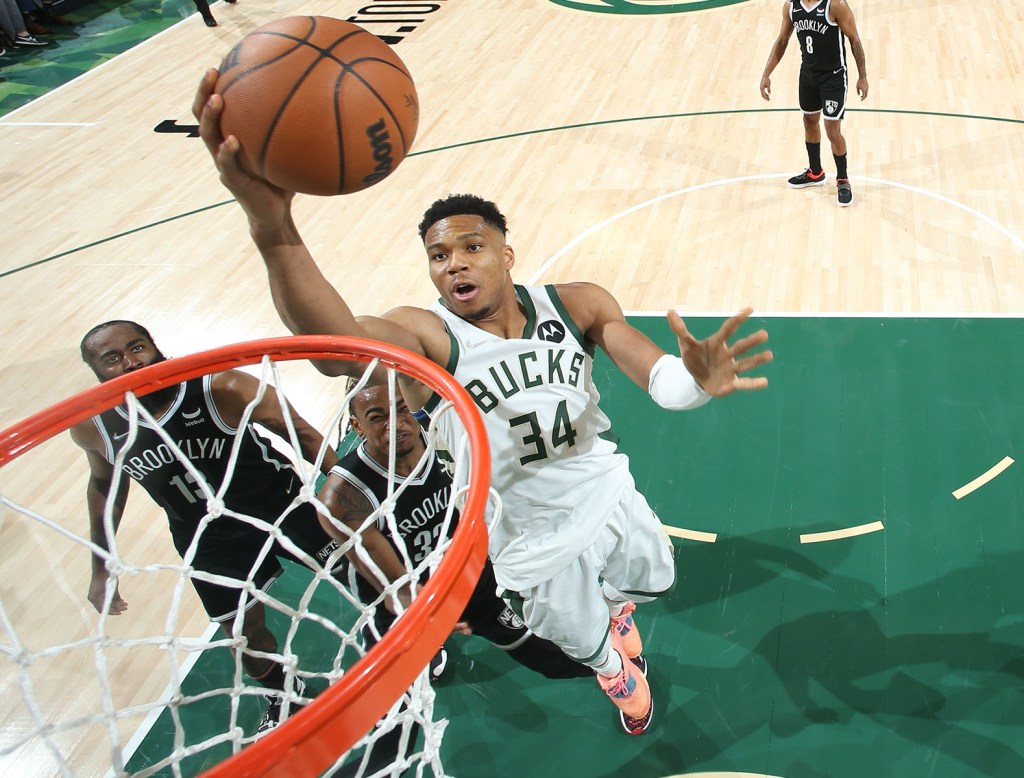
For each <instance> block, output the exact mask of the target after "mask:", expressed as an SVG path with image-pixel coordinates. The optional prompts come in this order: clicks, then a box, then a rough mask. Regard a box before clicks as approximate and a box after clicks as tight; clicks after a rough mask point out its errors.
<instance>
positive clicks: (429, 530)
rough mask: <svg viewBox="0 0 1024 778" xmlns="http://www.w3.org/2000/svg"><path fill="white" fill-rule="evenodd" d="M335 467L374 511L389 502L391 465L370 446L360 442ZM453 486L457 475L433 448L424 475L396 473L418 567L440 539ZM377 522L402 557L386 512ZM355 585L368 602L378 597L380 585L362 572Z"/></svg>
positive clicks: (402, 522)
mask: <svg viewBox="0 0 1024 778" xmlns="http://www.w3.org/2000/svg"><path fill="white" fill-rule="evenodd" d="M331 472H332V473H335V474H337V475H339V476H341V477H342V478H344V479H345V481H347V482H348V483H349V484H351V485H352V486H354V487H355V488H356V489H358V490H359V491H360V492H362V494H363V496H364V497H366V499H367V500H368V501H369V503H370V505H372V506H373V509H374V510H375V511H376V510H377V509H378V508H380V506H381V505H383V504H384V503H385V502H386V500H387V497H388V469H387V467H386V466H385V467H382V466H381V465H379V464H377V462H375V461H374V460H373V459H372V458H371V457H370V455H369V454H367V453H366V449H365V445H362V444H361V445H360V446H359V447H358V448H356V449H355V451H352V452H350V453H348V454H346V455H345V456H344V457H342V458H341V460H339V462H338V464H336V465H335V466H334V467H333V468H332V469H331ZM403 485H404V487H405V488H404V489H402V491H401V493H400V494H399V493H398V490H399V488H400V487H401V486H403ZM451 489H452V478H451V476H450V475H449V474H448V471H447V470H446V469H445V466H444V464H443V463H442V462H441V460H440V459H438V457H437V455H436V454H433V453H431V454H430V460H429V462H428V463H427V464H426V465H425V466H424V467H423V469H422V470H420V471H419V475H417V473H415V472H414V473H413V474H412V475H410V476H409V477H408V478H405V477H402V476H396V477H395V484H394V487H393V490H392V491H393V492H394V493H396V494H397V499H396V500H395V504H394V510H393V513H394V520H395V526H396V528H397V530H398V534H399V535H400V536H401V539H402V542H403V543H404V544H405V548H406V551H407V552H408V554H409V558H410V560H411V561H412V563H413V565H414V566H415V565H418V564H419V563H420V562H422V561H423V560H424V558H425V557H426V556H427V554H429V553H430V552H431V551H433V550H434V547H435V546H436V544H437V540H438V537H439V536H440V534H441V530H442V528H443V526H444V519H445V514H446V512H447V510H448V500H449V498H450V497H451ZM458 516H459V513H458V511H457V510H456V511H454V512H453V514H452V521H451V524H450V526H449V528H448V533H447V534H448V535H449V536H450V535H451V533H452V532H454V531H455V524H456V522H457V520H458ZM375 526H376V528H377V529H378V530H380V532H381V534H382V535H384V537H385V538H387V540H388V542H389V543H390V544H391V546H392V547H393V548H394V549H395V553H396V554H398V558H399V559H402V558H403V557H402V554H401V552H400V551H399V549H398V546H397V545H396V543H395V539H394V537H393V536H392V534H391V531H390V529H389V528H388V520H387V517H386V515H385V514H384V512H383V511H382V512H381V513H380V515H379V516H377V522H376V524H375ZM353 569H354V568H353ZM426 578H427V576H426V574H424V575H423V576H421V580H420V582H421V583H423V582H424V581H425V580H426ZM355 584H356V588H357V592H358V594H359V597H360V598H361V599H362V601H363V602H372V601H373V600H374V599H376V597H377V590H376V589H375V588H374V587H372V586H371V584H370V583H369V582H368V581H366V580H365V579H364V578H363V577H362V575H356V576H355Z"/></svg>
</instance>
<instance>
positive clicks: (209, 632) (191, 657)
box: [105, 623, 219, 778]
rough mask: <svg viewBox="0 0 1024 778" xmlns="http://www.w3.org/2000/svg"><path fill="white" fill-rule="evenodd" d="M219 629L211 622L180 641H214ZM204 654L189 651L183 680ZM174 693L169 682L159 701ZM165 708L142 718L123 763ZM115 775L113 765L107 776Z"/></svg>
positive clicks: (123, 753) (129, 742)
mask: <svg viewBox="0 0 1024 778" xmlns="http://www.w3.org/2000/svg"><path fill="white" fill-rule="evenodd" d="M218 629H219V627H218V626H217V625H216V624H213V623H211V624H210V625H209V626H208V627H207V628H206V632H204V633H203V635H202V637H200V638H198V639H197V638H183V639H181V640H180V641H179V642H180V643H190V644H195V643H210V642H212V641H213V638H214V635H216V634H217V631H218ZM202 655H203V652H202V651H191V652H189V654H188V656H186V657H185V661H184V662H182V663H181V671H180V672H181V678H182V680H184V679H185V678H187V677H188V674H189V673H190V672H192V668H193V667H194V666H195V664H196V662H198V661H199V657H201V656H202ZM174 694H175V691H174V688H173V687H172V686H171V685H170V684H167V688H166V689H164V692H163V694H161V695H160V697H159V698H158V700H157V702H162V703H167V702H170V700H171V698H172V697H173V696H174ZM165 710H166V707H159V708H153V709H152V710H151V711H150V712H149V713H147V714H146V718H144V719H143V720H142V723H141V724H139V727H138V729H136V730H135V733H134V734H133V735H132V736H131V737H130V738H129V739H128V742H127V743H125V745H124V749H123V750H122V751H121V764H123V765H126V764H128V762H129V761H131V758H132V757H133V756H135V752H136V751H137V750H138V749H139V746H141V745H142V741H143V740H145V739H146V738H147V737H149V732H150V730H151V729H153V727H154V726H155V725H156V722H157V719H159V718H160V716H161V715H162V714H163V712H164V711H165ZM113 775H114V769H113V767H111V768H110V770H108V771H107V774H106V777H105V778H112V776H113Z"/></svg>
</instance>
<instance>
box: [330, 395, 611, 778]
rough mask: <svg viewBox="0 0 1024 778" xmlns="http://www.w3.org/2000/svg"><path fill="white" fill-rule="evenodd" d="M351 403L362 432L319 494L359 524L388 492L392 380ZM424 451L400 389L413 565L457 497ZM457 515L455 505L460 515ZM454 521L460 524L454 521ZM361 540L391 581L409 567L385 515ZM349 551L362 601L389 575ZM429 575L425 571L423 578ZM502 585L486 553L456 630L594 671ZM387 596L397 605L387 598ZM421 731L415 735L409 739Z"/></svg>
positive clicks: (404, 520)
mask: <svg viewBox="0 0 1024 778" xmlns="http://www.w3.org/2000/svg"><path fill="white" fill-rule="evenodd" d="M349 411H350V415H349V419H350V424H351V426H352V429H353V430H354V431H355V432H356V434H357V435H359V436H360V438H362V440H361V442H360V444H359V446H358V447H357V448H356V449H355V450H354V451H352V452H350V453H348V454H346V455H345V456H343V457H342V458H341V459H340V460H339V462H338V464H337V465H335V466H334V467H333V468H332V469H331V472H330V474H329V475H328V476H327V480H326V481H325V482H324V484H323V486H322V487H321V489H320V499H321V500H322V501H323V503H324V504H325V505H326V506H327V508H328V509H329V510H330V511H331V513H332V514H333V515H334V517H335V518H336V519H337V520H338V521H340V522H343V523H344V524H346V525H347V526H348V527H349V528H350V529H352V530H357V529H358V528H359V527H360V526H362V524H363V523H364V520H365V519H366V518H367V517H369V516H370V514H371V513H373V512H374V511H375V510H377V509H378V508H379V507H380V506H381V504H382V503H383V502H384V501H385V500H386V499H387V496H388V458H389V448H390V444H391V435H390V423H391V417H390V413H391V411H390V401H389V396H388V388H387V386H384V385H377V386H370V387H367V388H365V389H363V390H362V391H361V392H359V393H357V394H356V395H355V397H353V398H352V402H351V404H350V405H349ZM425 452H426V442H425V441H424V439H423V435H422V433H421V431H420V426H419V423H418V422H417V421H416V418H415V417H414V416H413V414H412V412H410V411H409V409H408V408H407V407H406V405H405V402H404V401H403V400H402V399H401V397H399V398H398V401H397V404H396V408H395V483H394V486H393V487H392V492H396V493H397V492H398V488H399V486H400V485H404V489H403V491H402V492H401V494H399V496H398V497H397V500H396V505H395V509H394V520H395V526H396V528H397V529H398V532H399V534H400V535H401V536H402V537H401V539H402V542H403V543H404V545H405V547H406V549H407V551H408V554H409V557H410V561H411V562H412V564H413V565H414V566H415V565H417V564H418V563H420V562H421V561H422V560H423V559H424V558H425V557H426V555H427V554H428V553H430V551H432V550H433V548H434V547H435V544H436V542H437V539H438V536H439V535H440V533H441V532H442V530H443V524H444V518H445V512H446V510H447V508H448V501H449V499H450V497H451V486H452V479H451V476H450V475H449V474H448V471H447V469H446V468H445V466H444V464H443V463H442V462H441V460H440V459H439V458H438V457H437V456H436V455H435V454H431V455H430V459H429V462H428V463H426V464H425V465H424V466H422V467H420V466H419V465H420V461H421V459H422V458H423V456H424V454H425ZM457 517H458V513H457V512H456V513H455V515H454V517H453V519H455V518H457ZM321 521H322V522H323V524H324V529H326V530H327V531H328V532H329V533H330V534H331V535H332V536H333V537H334V538H335V539H336V540H338V541H340V542H344V541H345V540H346V539H347V538H348V535H347V533H345V532H344V531H343V530H341V529H338V528H337V527H334V526H332V525H331V524H330V522H329V521H328V520H327V519H324V518H322V517H321ZM450 529H451V530H454V526H452V527H451V528H450ZM361 540H362V544H363V546H364V548H365V549H366V551H367V552H368V553H369V555H370V557H371V558H372V559H373V562H374V564H375V565H376V566H377V567H378V568H379V570H380V572H381V573H383V574H384V576H386V578H387V582H390V581H395V580H398V579H399V578H401V577H402V576H403V575H405V574H406V569H405V564H404V563H403V562H402V558H401V555H400V553H399V551H398V547H397V546H396V545H395V542H394V539H393V537H392V535H391V533H390V531H389V530H388V524H387V520H386V519H385V517H384V516H383V515H381V516H379V517H378V518H377V520H376V522H375V523H374V524H373V525H371V526H369V527H367V528H365V529H364V530H363V531H362V534H361ZM348 559H349V561H350V563H351V564H352V567H353V568H354V569H355V575H354V578H355V588H356V591H357V593H358V594H359V595H360V597H361V599H362V600H363V602H371V601H373V600H374V599H376V598H377V597H378V596H379V594H380V592H382V591H383V590H384V585H385V583H387V582H382V581H381V580H380V578H379V576H378V575H377V574H376V573H375V572H374V571H373V569H372V568H371V567H370V566H368V565H367V564H366V562H365V561H364V560H362V559H360V558H359V556H358V555H357V554H356V553H355V552H354V551H353V552H351V553H349V555H348ZM424 582H425V576H424V580H423V581H421V582H420V583H421V584H422V583H424ZM496 590H497V583H496V582H495V580H494V570H493V568H492V566H491V562H490V560H486V561H485V562H484V568H483V570H482V571H481V574H480V580H479V581H478V582H477V585H476V588H475V589H474V591H473V594H472V595H471V596H470V599H469V602H468V603H467V605H466V608H465V610H464V611H463V613H462V619H461V621H460V622H459V623H458V624H456V627H455V631H457V632H460V633H463V634H473V635H479V636H481V637H483V638H486V639H487V640H488V641H490V642H491V643H492V644H493V645H495V646H497V647H498V648H500V649H502V650H504V651H506V652H507V653H508V655H509V656H510V657H512V658H513V659H515V660H516V661H517V662H519V663H520V664H522V665H524V666H526V667H528V668H530V669H531V670H534V671H536V672H538V673H541V674H542V675H544V676H547V677H548V678H582V677H593V675H594V671H593V670H591V669H590V668H589V667H587V666H586V665H582V664H579V663H578V662H576V661H574V660H572V659H570V658H569V657H568V656H566V655H565V654H564V653H562V650H561V649H560V648H558V646H556V645H555V644H554V643H551V642H550V641H547V640H544V639H542V638H539V637H537V636H536V635H534V634H533V633H532V632H531V631H530V630H529V628H528V627H527V626H526V625H525V624H524V623H523V622H522V621H521V620H520V619H519V617H518V616H516V615H515V613H514V611H513V610H512V609H511V608H510V607H509V606H508V605H507V604H506V603H505V602H504V600H502V599H501V598H500V597H498V595H497V593H496ZM399 599H400V600H401V601H402V603H403V606H405V605H408V604H409V602H410V601H411V597H410V595H409V590H408V587H405V588H403V589H402V590H400V591H399ZM385 604H386V605H387V606H388V607H389V608H390V607H393V606H392V605H391V603H390V602H389V600H387V599H386V600H385ZM394 620H395V616H394V614H393V612H391V611H390V610H388V609H385V608H377V609H376V611H375V615H374V629H371V628H370V627H369V625H367V627H364V629H363V635H364V637H365V639H366V641H367V644H368V645H372V644H374V643H376V642H377V635H382V634H383V633H384V632H386V631H387V629H388V628H389V627H390V626H391V624H392V623H394ZM375 632H376V634H375ZM399 735H400V730H399V729H398V728H396V729H394V730H392V732H391V733H389V735H385V736H384V737H382V738H379V739H378V742H377V743H375V744H374V751H373V754H372V756H371V760H372V761H371V765H372V770H371V772H372V771H374V770H378V769H380V768H381V767H382V766H384V765H386V764H389V763H391V762H392V761H394V758H395V756H396V755H397V753H398V741H399ZM415 739H416V738H415V737H411V738H410V744H411V743H414V742H415ZM410 747H411V746H410Z"/></svg>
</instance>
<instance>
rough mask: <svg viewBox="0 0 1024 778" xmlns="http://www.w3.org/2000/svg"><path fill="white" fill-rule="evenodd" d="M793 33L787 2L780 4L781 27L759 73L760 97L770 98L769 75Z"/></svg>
mask: <svg viewBox="0 0 1024 778" xmlns="http://www.w3.org/2000/svg"><path fill="white" fill-rule="evenodd" d="M792 35H793V22H792V21H791V20H790V18H789V2H788V0H786V2H783V4H782V28H781V29H780V30H779V37H777V38H776V39H775V42H774V43H773V44H772V50H771V51H770V52H768V61H767V62H766V63H765V65H764V72H763V73H762V74H761V97H763V98H764V99H765V100H771V99H772V79H771V75H772V73H773V72H774V71H775V68H776V67H778V64H779V63H780V62H781V61H782V55H783V54H785V53H786V47H787V46H788V45H789V39H790V37H791V36H792Z"/></svg>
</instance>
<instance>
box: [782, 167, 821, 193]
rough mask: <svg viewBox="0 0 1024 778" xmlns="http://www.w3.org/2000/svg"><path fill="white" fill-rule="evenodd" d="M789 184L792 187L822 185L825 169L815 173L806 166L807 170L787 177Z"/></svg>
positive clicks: (800, 187)
mask: <svg viewBox="0 0 1024 778" xmlns="http://www.w3.org/2000/svg"><path fill="white" fill-rule="evenodd" d="M789 185H790V186H791V187H793V188H794V189H804V188H806V187H808V186H824V185H825V171H824V170H819V171H818V172H817V173H812V172H811V169H810V168H807V170H805V171H804V172H803V173H801V174H800V175H798V176H793V177H792V178H791V179H789Z"/></svg>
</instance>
